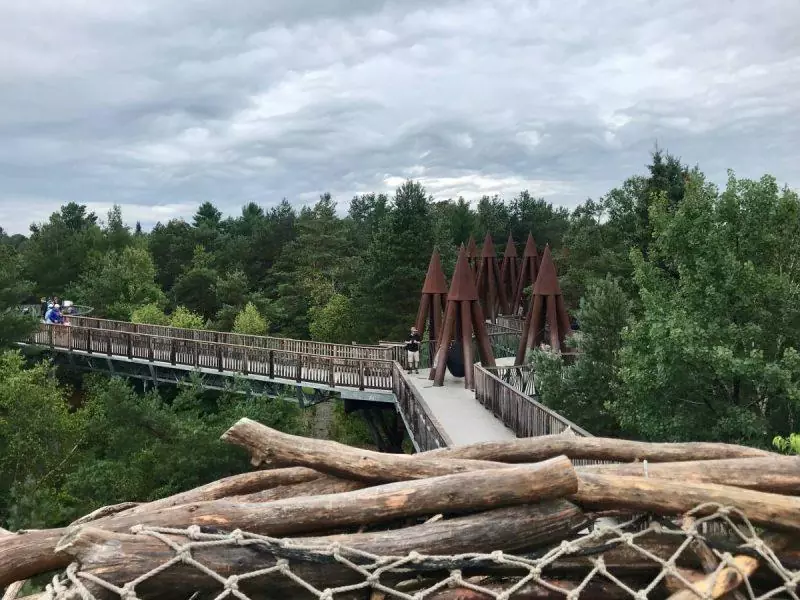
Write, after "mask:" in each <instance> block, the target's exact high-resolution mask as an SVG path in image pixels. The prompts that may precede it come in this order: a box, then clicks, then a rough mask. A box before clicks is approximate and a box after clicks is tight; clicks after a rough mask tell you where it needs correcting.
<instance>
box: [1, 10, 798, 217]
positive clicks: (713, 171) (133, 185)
mask: <svg viewBox="0 0 800 600" xmlns="http://www.w3.org/2000/svg"><path fill="white" fill-rule="evenodd" d="M798 23H800V1H798V0H759V1H758V2H753V1H752V0H715V1H714V2H698V1H696V0H618V1H617V0H591V1H580V0H565V1H563V2H556V1H555V0H552V1H551V0H477V1H472V0H428V1H422V0H385V1H380V0H268V1H266V0H136V1H134V2H113V1H109V0H25V1H24V2H22V1H19V2H13V1H6V2H2V4H0V226H2V227H3V228H5V229H6V230H7V231H10V232H26V231H27V228H28V224H29V223H30V222H31V221H42V220H46V219H47V217H48V215H49V214H50V212H52V211H53V210H56V209H57V208H58V206H59V205H60V204H61V203H64V202H67V201H72V200H74V201H78V202H81V203H85V204H87V205H89V207H90V208H91V209H92V210H95V211H97V212H98V213H99V214H102V215H104V214H105V212H106V211H107V210H108V208H109V207H110V206H111V205H112V204H113V203H118V204H121V205H122V206H123V213H124V215H125V218H126V220H128V221H131V222H133V221H135V220H137V219H138V220H141V221H142V223H143V225H145V226H149V225H152V223H154V222H155V221H157V220H166V219H169V218H171V217H175V216H185V217H189V216H191V214H192V213H193V212H194V209H195V208H196V206H197V205H198V204H199V203H200V202H203V201H205V200H211V201H213V202H214V203H216V204H217V206H218V207H220V208H221V209H222V210H223V211H224V212H225V213H228V214H236V213H238V212H239V210H240V207H241V206H242V205H243V204H244V203H246V202H249V201H256V202H259V203H261V204H262V205H264V206H269V205H272V204H274V203H276V202H279V201H280V200H281V198H283V197H286V198H288V199H289V200H290V201H292V202H294V203H296V204H303V203H308V202H313V201H314V200H315V199H316V198H317V197H318V195H319V194H320V193H322V192H324V191H330V192H331V193H333V194H334V196H335V197H336V198H337V200H339V202H340V205H341V206H342V207H343V208H345V207H346V205H347V202H348V201H349V198H350V197H352V195H353V194H355V193H359V192H364V191H383V190H391V189H394V187H395V186H396V185H397V184H398V183H399V182H401V181H402V180H403V179H404V178H407V177H413V178H416V179H418V180H421V181H422V182H423V183H424V184H425V185H426V186H427V188H428V190H429V191H430V192H431V193H432V194H434V195H435V196H437V197H441V198H446V197H451V196H458V195H463V196H465V197H466V198H469V199H474V198H476V197H480V196H481V195H483V194H494V193H499V194H503V195H505V196H507V197H511V196H513V195H514V194H515V193H517V192H518V191H520V190H521V189H528V190H529V191H530V192H531V193H533V194H536V195H541V196H544V197H546V198H547V199H548V200H550V201H552V202H555V203H558V204H564V205H567V206H574V205H575V204H576V203H577V202H580V201H582V200H583V199H585V198H586V197H587V196H592V197H596V196H599V195H602V194H603V193H605V192H606V191H607V190H608V189H609V188H610V187H612V186H613V185H615V184H617V183H619V182H620V181H622V180H623V179H624V178H625V177H627V176H629V175H631V174H633V173H636V172H641V171H642V169H643V167H644V165H645V164H646V163H647V161H648V158H649V156H648V153H649V151H650V150H652V149H653V147H654V145H655V144H656V143H658V144H659V145H660V146H662V147H664V148H667V149H668V150H670V151H671V152H673V153H675V154H677V155H679V156H681V157H682V158H683V159H684V161H685V162H688V163H690V164H699V165H700V167H701V168H702V169H703V170H704V171H705V172H706V173H707V174H708V175H709V176H710V177H711V178H712V179H713V180H716V181H719V182H724V178H725V171H726V169H727V168H733V169H734V170H736V172H737V173H738V174H740V175H742V176H748V177H758V176H760V175H762V174H763V173H765V172H769V173H772V174H774V175H775V176H776V177H777V178H778V179H779V181H780V182H781V183H787V184H789V185H790V186H792V187H798V186H800V169H798V166H800V33H799V32H800V29H799V28H798V27H797V25H798Z"/></svg>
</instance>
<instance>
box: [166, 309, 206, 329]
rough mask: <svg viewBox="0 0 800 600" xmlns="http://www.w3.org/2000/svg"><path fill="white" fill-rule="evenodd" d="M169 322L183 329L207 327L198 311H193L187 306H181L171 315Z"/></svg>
mask: <svg viewBox="0 0 800 600" xmlns="http://www.w3.org/2000/svg"><path fill="white" fill-rule="evenodd" d="M169 324H170V325H171V326H172V327H179V328H181V329H205V325H206V322H205V320H204V319H203V317H202V316H200V315H198V314H197V313H193V312H192V311H190V310H189V309H188V308H186V307H185V306H179V307H178V308H176V309H175V310H174V311H172V314H171V315H170V316H169Z"/></svg>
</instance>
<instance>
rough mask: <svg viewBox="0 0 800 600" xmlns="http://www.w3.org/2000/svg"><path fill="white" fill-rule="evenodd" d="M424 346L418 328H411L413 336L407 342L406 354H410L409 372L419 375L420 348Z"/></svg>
mask: <svg viewBox="0 0 800 600" xmlns="http://www.w3.org/2000/svg"><path fill="white" fill-rule="evenodd" d="M420 344H422V336H421V335H420V334H419V332H418V331H417V328H416V327H412V328H411V334H410V335H409V336H408V339H407V340H406V352H407V353H408V372H409V373H411V371H412V370H413V371H414V372H416V373H419V347H420Z"/></svg>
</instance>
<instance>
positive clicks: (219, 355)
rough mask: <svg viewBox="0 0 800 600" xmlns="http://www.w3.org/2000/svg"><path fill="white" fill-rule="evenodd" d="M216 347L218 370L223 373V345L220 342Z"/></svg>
mask: <svg viewBox="0 0 800 600" xmlns="http://www.w3.org/2000/svg"><path fill="white" fill-rule="evenodd" d="M217 337H219V336H217ZM215 348H216V349H217V370H218V371H219V372H220V373H222V371H223V364H222V346H220V345H219V344H217V345H216V346H215Z"/></svg>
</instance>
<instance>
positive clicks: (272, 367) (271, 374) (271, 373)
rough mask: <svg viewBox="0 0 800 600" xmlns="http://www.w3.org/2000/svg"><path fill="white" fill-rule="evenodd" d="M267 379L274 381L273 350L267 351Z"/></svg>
mask: <svg viewBox="0 0 800 600" xmlns="http://www.w3.org/2000/svg"><path fill="white" fill-rule="evenodd" d="M269 378H270V379H275V350H270V351H269Z"/></svg>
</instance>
